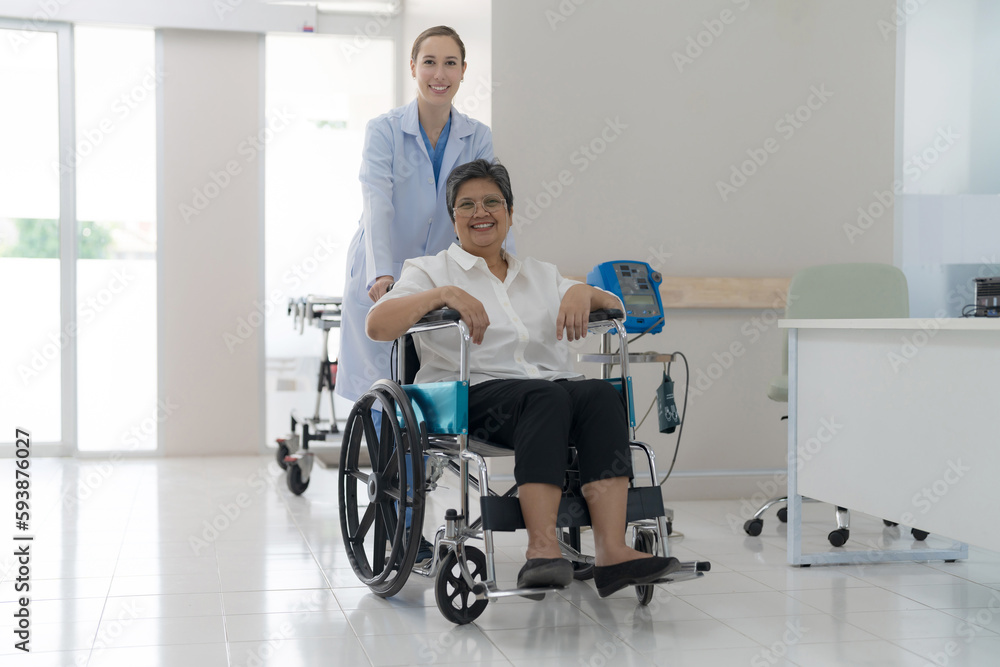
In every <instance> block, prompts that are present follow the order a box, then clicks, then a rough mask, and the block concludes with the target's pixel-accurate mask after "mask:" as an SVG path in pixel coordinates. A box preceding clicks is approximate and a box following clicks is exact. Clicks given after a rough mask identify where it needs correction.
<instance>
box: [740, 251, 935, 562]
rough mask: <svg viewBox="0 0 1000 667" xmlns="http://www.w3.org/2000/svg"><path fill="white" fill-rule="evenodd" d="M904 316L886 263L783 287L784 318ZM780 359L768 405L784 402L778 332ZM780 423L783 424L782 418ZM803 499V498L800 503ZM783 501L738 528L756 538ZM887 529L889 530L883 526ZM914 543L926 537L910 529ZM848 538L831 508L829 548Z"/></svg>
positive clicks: (905, 301) (896, 277)
mask: <svg viewBox="0 0 1000 667" xmlns="http://www.w3.org/2000/svg"><path fill="white" fill-rule="evenodd" d="M909 316H910V299H909V292H908V290H907V288H906V276H905V275H903V272H902V271H900V270H899V269H897V268H896V267H894V266H889V265H888V264H829V265H826V266H815V267H812V268H808V269H803V270H802V271H799V272H798V273H796V274H795V275H794V276H792V282H791V283H790V284H789V285H788V300H787V304H786V306H785V317H786V318H789V319H866V318H898V317H909ZM784 339H785V340H784V347H783V352H782V355H781V371H782V374H781V375H779V376H778V377H776V378H774V379H773V380H771V383H770V385H769V386H768V388H767V397H768V398H770V399H771V400H772V401H779V402H782V403H787V402H788V331H787V330H786V331H785V332H784ZM782 419H788V417H787V416H785V417H782ZM805 500H808V499H805ZM787 501H788V498H787V497H780V498H771V499H770V500H768V501H767V502H766V503H764V504H763V505H761V506H760V508H759V509H758V510H757V512H756V513H754V515H753V517H752V518H750V519H748V520H747V522H746V523H744V524H743V529H744V530H745V531H746V532H747V534H748V535H753V536H756V535H760V533H761V530H763V528H764V520H763V519H762V518H761V517H762V516H763V514H764V512H766V511H767V510H768V509H769V508H770V507H771V506H773V505H776V504H778V503H786V502H787ZM778 519H779V520H780V521H782V522H785V521H787V520H788V508H787V507H782V508H781V509H779V510H778ZM885 523H886V525H887V526H891V525H895V524H893V523H892V522H889V521H886V522H885ZM912 534H913V536H914V537H915V538H916V539H918V540H923V539H926V537H927V533H925V532H924V531H921V530H917V529H913V531H912ZM849 537H850V513H849V512H848V510H847V509H845V508H843V507H838V508H837V529H836V530H834V531H833V532H831V533H830V534H829V535H828V536H827V538H828V539H829V540H830V544H832V545H833V546H835V547H840V546H843V545H844V544H845V543H846V542H847V540H848V538H849Z"/></svg>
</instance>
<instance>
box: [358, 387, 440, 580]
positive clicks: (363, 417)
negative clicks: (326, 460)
mask: <svg viewBox="0 0 1000 667" xmlns="http://www.w3.org/2000/svg"><path fill="white" fill-rule="evenodd" d="M376 404H377V405H376ZM373 407H381V409H382V419H381V426H380V427H379V428H378V429H376V427H375V420H374V419H373V418H372V408H373ZM425 438H426V434H425V433H423V432H422V430H421V428H420V426H419V425H418V424H417V420H416V418H415V417H414V414H413V408H412V407H411V405H410V401H409V398H407V396H406V394H405V393H404V392H403V390H402V389H401V388H400V387H399V385H397V384H396V383H394V382H390V381H388V380H379V381H378V382H376V383H375V384H374V385H372V387H371V389H369V390H368V391H367V392H366V393H365V394H364V395H363V396H362V397H361V398H360V399H358V401H357V402H356V403H355V404H354V407H353V408H352V409H351V414H350V415H349V416H348V418H347V426H346V428H345V429H344V438H343V442H342V444H341V449H340V471H339V479H340V484H339V487H340V488H339V494H340V529H341V534H342V535H343V539H344V546H345V548H346V549H347V558H348V560H349V561H350V563H351V567H352V568H354V572H355V574H357V575H358V578H359V579H360V580H361V581H362V582H363V583H364V584H365V585H366V586H368V588H370V589H371V591H372V592H373V593H375V594H376V595H379V596H381V597H390V596H392V595H395V594H396V593H398V592H399V590H400V589H401V588H402V587H403V584H405V583H406V579H407V577H408V576H409V574H410V571H411V570H412V569H413V563H414V561H415V560H416V556H417V550H418V549H419V546H420V535H421V529H422V528H423V522H424V460H423V441H424V439H425ZM362 450H366V451H367V452H368V457H369V460H370V461H371V468H370V469H369V468H367V467H361V465H359V460H360V461H363V460H364V459H363V458H362V457H360V454H361V452H362ZM407 470H409V471H410V473H411V474H410V475H409V477H410V479H409V480H408V479H407V477H408V476H407ZM407 510H410V514H411V518H410V526H409V527H408V528H407V527H406V525H405V523H406V514H407Z"/></svg>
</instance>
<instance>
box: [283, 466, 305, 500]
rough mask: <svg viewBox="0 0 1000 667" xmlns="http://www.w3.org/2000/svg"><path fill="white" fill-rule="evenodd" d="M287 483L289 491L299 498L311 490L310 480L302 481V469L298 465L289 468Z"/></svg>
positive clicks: (286, 476)
mask: <svg viewBox="0 0 1000 667" xmlns="http://www.w3.org/2000/svg"><path fill="white" fill-rule="evenodd" d="M285 481H286V482H287V483H288V490H289V491H291V492H292V493H294V494H295V495H297V496H301V495H302V494H303V493H305V490H306V489H308V488H309V480H308V479H307V480H306V481H304V482H303V481H302V469H301V468H299V466H298V465H290V466H288V469H287V470H286V471H285Z"/></svg>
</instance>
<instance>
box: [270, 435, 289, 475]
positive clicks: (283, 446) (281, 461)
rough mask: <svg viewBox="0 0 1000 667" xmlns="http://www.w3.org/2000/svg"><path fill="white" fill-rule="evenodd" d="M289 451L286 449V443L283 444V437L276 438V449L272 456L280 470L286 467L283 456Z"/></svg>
mask: <svg viewBox="0 0 1000 667" xmlns="http://www.w3.org/2000/svg"><path fill="white" fill-rule="evenodd" d="M290 453H291V451H290V450H289V449H288V445H286V444H285V439H284V438H278V451H277V452H276V453H275V455H274V458H275V460H276V461H277V462H278V465H279V466H280V467H281V469H282V470H287V469H288V464H287V463H285V457H286V456H288V455H289V454H290Z"/></svg>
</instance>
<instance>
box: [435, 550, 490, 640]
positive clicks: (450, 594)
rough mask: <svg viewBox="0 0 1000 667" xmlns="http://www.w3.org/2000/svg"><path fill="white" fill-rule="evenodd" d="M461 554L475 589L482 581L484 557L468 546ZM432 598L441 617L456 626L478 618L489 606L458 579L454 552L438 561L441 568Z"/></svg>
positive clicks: (456, 556) (484, 576) (460, 574)
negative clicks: (463, 554)
mask: <svg viewBox="0 0 1000 667" xmlns="http://www.w3.org/2000/svg"><path fill="white" fill-rule="evenodd" d="M463 551H464V552H465V563H466V566H467V567H468V568H469V574H470V575H472V581H473V582H474V584H475V587H476V588H478V587H479V586H482V585H484V584H482V583H481V582H484V581H486V554H484V553H483V552H482V551H480V550H479V549H477V548H475V547H470V546H466V547H465V548H464V549H463ZM434 599H435V600H436V601H437V606H438V609H440V610H441V614H442V615H443V616H444V617H445V618H447V619H448V620H449V621H451V622H452V623H456V624H458V625H465V624H466V623H471V622H472V621H474V620H476V619H477V618H479V617H480V616H481V615H482V613H483V612H484V611H486V605H487V604H489V600H477V599H476V594H475V592H474V590H473V588H470V587H469V584H467V583H466V581H465V579H464V578H463V577H462V568H461V567H460V566H459V563H458V555H457V554H456V553H455V552H454V551H449V552H448V555H447V556H445V558H444V560H443V561H441V569H440V570H438V574H437V580H436V581H435V582H434Z"/></svg>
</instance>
